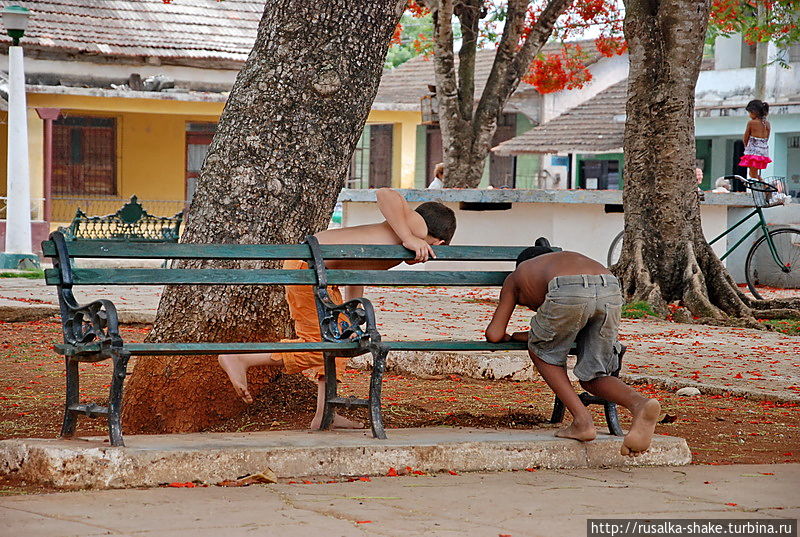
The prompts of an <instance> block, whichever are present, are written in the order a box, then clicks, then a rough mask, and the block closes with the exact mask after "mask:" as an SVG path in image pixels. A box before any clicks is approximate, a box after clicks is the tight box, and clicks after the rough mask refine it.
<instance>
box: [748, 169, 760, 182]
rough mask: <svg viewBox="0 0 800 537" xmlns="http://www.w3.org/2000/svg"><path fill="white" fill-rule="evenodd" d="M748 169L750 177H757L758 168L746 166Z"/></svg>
mask: <svg viewBox="0 0 800 537" xmlns="http://www.w3.org/2000/svg"><path fill="white" fill-rule="evenodd" d="M748 170H749V171H750V179H758V170H756V169H755V168H748Z"/></svg>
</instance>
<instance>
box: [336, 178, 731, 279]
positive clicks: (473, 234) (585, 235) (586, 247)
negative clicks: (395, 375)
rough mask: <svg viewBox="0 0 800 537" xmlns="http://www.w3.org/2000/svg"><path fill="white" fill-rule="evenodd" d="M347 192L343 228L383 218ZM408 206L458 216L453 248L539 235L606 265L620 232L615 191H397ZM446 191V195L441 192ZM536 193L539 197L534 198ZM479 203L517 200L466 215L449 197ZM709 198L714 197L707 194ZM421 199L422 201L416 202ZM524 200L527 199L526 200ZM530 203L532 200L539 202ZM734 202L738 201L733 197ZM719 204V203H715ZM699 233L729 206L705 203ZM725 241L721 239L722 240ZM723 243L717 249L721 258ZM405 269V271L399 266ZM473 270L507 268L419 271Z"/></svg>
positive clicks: (365, 196)
mask: <svg viewBox="0 0 800 537" xmlns="http://www.w3.org/2000/svg"><path fill="white" fill-rule="evenodd" d="M363 192H364V191H345V192H343V193H342V196H341V198H340V199H341V200H342V202H343V215H342V225H344V226H356V225H360V224H368V223H374V222H380V221H381V220H382V217H381V215H380V212H379V211H378V208H377V206H376V205H375V203H373V202H372V201H371V200H370V198H372V199H374V193H371V195H370V193H363ZM401 192H403V193H404V194H405V195H406V199H407V200H409V203H410V204H411V205H412V206H413V207H416V206H417V205H419V203H421V202H422V201H443V202H444V203H445V205H447V206H448V207H450V208H451V209H453V210H454V211H455V212H456V217H457V219H458V228H457V231H456V234H455V237H453V242H452V244H461V245H479V246H523V245H532V244H533V242H534V241H535V240H536V238H537V237H546V238H547V239H549V240H550V242H551V243H552V244H553V245H555V246H560V247H561V248H564V249H565V250H572V251H576V252H580V253H582V254H584V255H587V256H589V257H591V258H592V259H595V260H597V261H598V262H600V263H603V264H605V262H606V256H607V253H608V248H609V246H610V245H611V241H612V240H613V239H614V237H615V236H616V235H617V234H618V233H619V232H620V231H622V226H623V217H624V215H623V214H622V213H606V212H605V207H606V204H607V203H608V204H621V203H622V194H621V192H618V191H602V192H601V191H595V192H593V191H502V190H494V191H491V190H490V191H471V190H461V191H458V190H454V191H440V194H438V196H439V198H442V197H444V198H445V199H438V200H437V198H436V196H437V195H436V194H432V193H431V191H415V190H407V191H401ZM442 193H444V194H442ZM535 193H538V194H535ZM476 196H477V197H478V199H482V200H483V201H484V202H496V203H497V202H502V201H503V200H506V201H508V200H515V201H512V202H511V203H512V204H511V209H508V210H498V211H467V210H462V209H460V208H459V203H460V202H459V201H455V200H453V199H448V198H456V197H461V198H464V199H466V201H476ZM708 196H709V197H711V196H712V195H711V194H709V195H708ZM719 197H720V198H721V197H722V196H719ZM420 198H424V199H420ZM526 198H527V201H526V200H525V199H526ZM537 198H538V200H537V201H534V199H537ZM734 199H738V198H734ZM715 201H721V200H715ZM701 211H702V217H703V229H704V231H705V233H706V236H707V237H715V236H716V235H718V234H720V233H722V232H723V231H724V230H725V229H726V228H727V224H728V205H727V204H719V203H707V204H703V205H702V206H701ZM721 242H724V241H721ZM724 248H725V246H724V244H720V245H718V246H717V248H716V251H717V254H718V255H721V254H722V253H724V251H725V249H724ZM401 268H403V269H404V270H408V268H409V267H401ZM452 268H459V269H465V268H474V269H481V270H508V269H510V268H513V266H511V265H510V264H508V263H480V262H470V263H455V262H434V263H427V264H426V265H425V266H424V267H419V269H427V270H448V269H452Z"/></svg>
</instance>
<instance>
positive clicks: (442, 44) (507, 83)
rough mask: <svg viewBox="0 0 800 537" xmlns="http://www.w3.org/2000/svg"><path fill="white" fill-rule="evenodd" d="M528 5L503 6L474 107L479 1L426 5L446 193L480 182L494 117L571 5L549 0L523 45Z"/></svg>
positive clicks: (518, 0) (434, 0)
mask: <svg viewBox="0 0 800 537" xmlns="http://www.w3.org/2000/svg"><path fill="white" fill-rule="evenodd" d="M528 3H529V0H509V1H508V11H507V16H506V20H505V26H504V28H503V35H502V37H501V39H500V43H499V44H498V47H497V54H496V55H495V59H494V63H493V65H492V70H491V72H490V74H489V78H488V79H487V81H486V85H485V87H484V88H483V89H482V92H481V97H480V99H479V100H478V102H477V104H476V103H475V102H474V91H475V56H476V53H477V51H476V48H477V34H478V22H479V20H480V18H481V16H482V13H483V1H482V0H428V1H427V2H426V3H425V4H426V5H427V6H428V7H429V8H430V10H431V12H432V13H433V24H434V69H435V73H436V96H437V99H438V101H439V126H440V128H441V131H442V148H443V156H444V167H445V178H444V184H445V186H446V187H448V188H475V187H477V186H478V184H479V183H480V181H481V176H482V175H483V169H484V162H485V161H486V157H487V156H488V154H489V151H490V150H491V148H492V138H493V137H494V133H495V131H496V130H497V118H498V117H499V116H500V114H502V113H503V108H504V107H505V105H506V102H508V99H509V97H511V94H512V93H514V90H515V89H516V88H517V86H518V85H519V82H520V80H521V79H522V77H523V76H524V75H525V73H526V72H527V71H528V67H529V66H530V63H531V61H532V60H533V58H534V56H535V55H536V54H538V53H539V51H540V50H541V49H542V47H543V46H544V44H545V43H546V42H547V40H548V39H549V37H550V34H551V33H552V31H553V26H554V25H555V22H556V19H558V17H559V16H560V15H561V13H563V12H564V10H565V9H566V8H567V7H568V6H569V4H570V1H569V0H550V1H549V3H548V4H547V6H546V7H545V9H544V10H543V11H542V13H541V14H540V15H539V18H538V19H537V20H536V22H535V24H534V26H533V28H532V30H531V32H530V33H529V34H528V36H527V37H526V38H525V39H524V41H523V38H522V36H523V32H524V29H525V14H526V11H527V8H528ZM454 15H455V16H456V17H458V20H459V22H460V24H461V32H462V43H461V49H460V50H459V65H458V69H457V70H456V66H455V58H454V52H453V25H452V18H453V16H454ZM521 41H522V45H521V46H520V42H521Z"/></svg>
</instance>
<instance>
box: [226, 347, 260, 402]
mask: <svg viewBox="0 0 800 537" xmlns="http://www.w3.org/2000/svg"><path fill="white" fill-rule="evenodd" d="M217 360H218V361H219V365H220V366H222V369H223V370H224V371H225V373H227V374H228V378H229V379H230V381H231V384H232V385H233V391H235V392H236V395H238V396H239V397H240V398H241V400H242V401H244V402H245V403H247V404H250V403H252V402H253V396H252V395H250V391H249V390H248V389H247V366H246V365H245V364H243V363H242V361H241V359H240V358H239V357H238V356H235V355H220V356H219V358H217Z"/></svg>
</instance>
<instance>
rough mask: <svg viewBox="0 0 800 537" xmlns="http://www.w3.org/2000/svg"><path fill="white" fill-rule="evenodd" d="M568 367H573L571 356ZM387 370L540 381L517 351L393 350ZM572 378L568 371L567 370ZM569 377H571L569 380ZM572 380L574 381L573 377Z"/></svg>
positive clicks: (674, 384)
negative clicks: (483, 352)
mask: <svg viewBox="0 0 800 537" xmlns="http://www.w3.org/2000/svg"><path fill="white" fill-rule="evenodd" d="M570 360H573V361H570V362H569V363H568V366H569V367H571V364H574V357H570ZM350 366H351V367H354V368H356V369H371V368H372V355H370V354H362V355H361V356H356V357H354V358H351V359H350ZM386 369H387V370H388V371H392V372H394V373H399V374H402V375H411V376H415V377H419V378H431V377H444V376H447V375H460V376H462V377H467V378H475V379H486V380H497V379H509V380H541V377H540V376H539V373H537V372H536V368H535V367H534V366H533V363H532V362H531V360H530V358H529V357H528V355H527V354H525V353H522V352H517V351H510V352H509V351H507V352H503V351H498V352H494V353H485V354H480V353H470V354H467V353H452V352H411V351H392V352H390V353H389V355H388V356H387V358H386ZM569 373H570V375H571V373H572V372H571V370H570V371H569ZM570 378H572V377H570ZM620 378H621V379H622V380H623V381H625V382H627V383H630V384H655V385H656V386H659V387H662V388H665V389H670V390H678V389H680V388H685V387H687V386H688V387H693V388H697V389H699V390H700V391H701V392H702V393H704V394H714V395H717V394H725V393H728V394H731V395H734V396H738V397H745V398H747V399H752V400H755V401H776V402H789V403H796V402H800V396H796V395H794V394H785V393H772V392H765V391H762V390H757V389H752V388H737V387H734V386H719V385H715V384H705V383H700V382H692V381H689V380H684V379H673V378H665V377H655V376H647V375H631V374H625V373H623V374H621V375H620ZM572 380H576V379H574V378H572Z"/></svg>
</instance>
